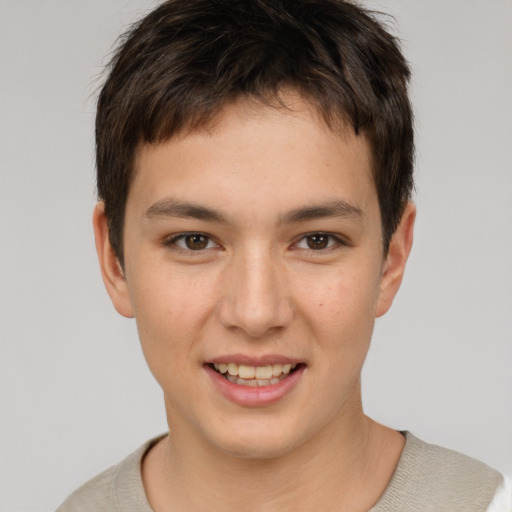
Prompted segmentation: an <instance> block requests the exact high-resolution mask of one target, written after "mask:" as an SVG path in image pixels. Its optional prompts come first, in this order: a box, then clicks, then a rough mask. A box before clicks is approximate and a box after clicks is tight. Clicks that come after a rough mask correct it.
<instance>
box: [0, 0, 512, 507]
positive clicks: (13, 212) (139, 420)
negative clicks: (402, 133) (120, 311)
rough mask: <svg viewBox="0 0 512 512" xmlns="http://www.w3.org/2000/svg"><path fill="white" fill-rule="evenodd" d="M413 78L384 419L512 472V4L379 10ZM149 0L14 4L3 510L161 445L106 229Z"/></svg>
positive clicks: (5, 221) (369, 377)
mask: <svg viewBox="0 0 512 512" xmlns="http://www.w3.org/2000/svg"><path fill="white" fill-rule="evenodd" d="M367 4H368V5H371V6H373V7H376V8H378V9H380V10H383V11H385V12H388V13H391V14H393V15H394V16H395V18H396V25H395V29H394V30H396V31H397V33H398V34H399V35H400V36H401V37H402V39H403V48H404V52H405V53H406V55H407V56H408V58H409V60H410V61H411V63H412V67H413V71H414V79H413V89H412V97H413V102H414V105H415V111H416V118H417V123H416V125H417V145H418V158H417V194H416V202H417V204H418V210H419V213H418V221H417V228H416V239H415V245H414V248H413V252H412V256H411V259H410V263H409V267H408V271H407V273H406V277H405V281H404V284H403V287H402V290H401V292H400V293H399V296H398V298H397V300H396V302H395V305H394V307H393V308H392V310H391V311H390V313H388V315H386V317H384V318H383V319H380V320H378V321H377V326H376V331H375V336H374V341H373V346H372V348H371V351H370V355H369V358H368V361H367V365H366V369H365V370H364V397H365V407H366V410H367V412H368V413H369V414H370V415H371V416H373V417H375V418H376V419H378V420H380V421H381V422H383V423H386V424H389V425H391V426H393V427H395V428H397V429H408V430H411V431H413V432H414V433H415V434H416V435H418V436H420V437H422V438H424V439H425V440H427V441H430V442H435V443H438V444H442V445H445V446H449V447H452V448H455V449H457V450H459V451H462V452H465V453H467V454H470V455H472V456H474V457H477V458H479V459H481V460H483V461H485V462H487V463H488V464H490V465H492V466H494V467H496V468H498V469H499V470H501V471H503V472H505V473H508V474H512V433H511V432H512V343H511V340H512V270H511V265H512V169H511V164H512V122H511V119H512V108H511V107H512V100H511V92H510V91H512V30H511V26H512V2H511V1H508V0H481V1H477V0H463V1H455V0H443V1H441V0H439V1H434V0H431V1H427V0H423V1H412V0H402V1H400V0H381V1H380V2H372V3H371V4H370V3H367ZM152 5H155V2H154V1H149V0H107V1H104V0H102V1H100V0H96V1H91V0H88V1H86V2H85V1H82V0H73V1H71V0H61V1H59V0H0V52H1V53H0V89H1V94H0V244H1V245H0V250H1V252H0V257H1V265H0V283H1V285H0V286H1V293H0V337H1V339H0V341H1V346H0V347H1V353H0V379H1V388H0V392H1V412H0V438H1V443H2V444H1V456H0V482H1V491H0V510H1V511H2V512H7V511H9V512H18V511H50V510H53V509H54V508H55V507H56V506H57V505H58V504H59V503H60V502H61V501H62V500H63V499H64V498H65V497H66V495H67V494H69V493H70V492H71V491H72V490H73V489H74V488H75V487H76V486H78V485H79V484H81V483H82V482H83V481H85V480H86V479H88V478H90V477H92V476H93V475H95V474H96V473H98V472H99V471H100V470H102V469H104V468H106V467H107V466H109V465H111V464H113V463H115V462H117V461H119V460H120V459H121V458H123V457H124V456H125V455H127V454H128V453H129V452H131V451H132V450H133V449H135V448H136V447H137V446H139V445H140V444H141V443H142V442H144V441H145V440H146V439H148V438H149V437H151V436H154V435H156V434H159V433H161V432H164V431H165V430H166V423H165V417H164V409H163V403H162V397H161V392H160V390H159V388H158V387H157V385H156V383H155V382H154V381H153V379H152V377H151V375H150V374H149V371H148V370H147V369H146V366H145V362H144V361H143V357H142V354H141V351H140V349H139V346H138V340H137V336H136V332H135V324H134V322H133V321H130V320H126V319H124V318H121V317H119V316H117V314H116V313H115V311H114V309H113V308H112V307H111V304H110V302H109V299H108V296H107V294H106V292H105V291H104V289H103V285H102V283H101V279H100V273H99V270H98V266H97V263H96V255H95V251H94V247H93V236H92V228H91V222H90V218H91V211H92V207H93V204H94V201H95V191H94V161H93V122H94V115H93V112H94V102H95V90H96V88H97V87H98V85H99V84H100V83H101V79H100V77H99V75H100V73H101V69H102V66H103V64H104V63H105V62H106V56H108V53H109V51H110V49H111V48H112V45H113V42H114V39H115V38H116V36H117V35H118V34H119V33H120V32H121V31H122V30H124V29H125V28H126V26H127V24H129V23H131V22H132V21H134V20H136V19H138V18H139V17H140V16H141V15H142V14H144V13H145V12H147V10H148V8H149V7H150V6H152Z"/></svg>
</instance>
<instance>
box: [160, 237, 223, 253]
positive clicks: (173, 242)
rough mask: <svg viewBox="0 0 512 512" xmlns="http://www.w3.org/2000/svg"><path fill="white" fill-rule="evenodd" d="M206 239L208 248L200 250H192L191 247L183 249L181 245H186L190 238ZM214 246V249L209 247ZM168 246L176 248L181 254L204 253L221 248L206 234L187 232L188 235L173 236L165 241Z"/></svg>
mask: <svg viewBox="0 0 512 512" xmlns="http://www.w3.org/2000/svg"><path fill="white" fill-rule="evenodd" d="M194 236H195V237H204V238H205V239H206V247H203V248H199V249H191V248H190V247H186V246H184V247H182V246H180V245H179V242H182V241H183V242H184V244H186V240H187V238H188V237H194ZM211 244H214V247H208V246H209V245H211ZM165 245H166V246H174V248H175V249H176V250H178V251H180V252H188V253H193V252H198V253H199V252H202V251H205V250H208V249H217V248H219V247H220V246H219V245H218V244H217V243H216V242H215V241H214V240H213V238H212V237H211V236H209V235H207V234H206V233H201V232H187V233H179V234H177V235H174V236H172V237H171V238H169V239H167V240H166V241H165Z"/></svg>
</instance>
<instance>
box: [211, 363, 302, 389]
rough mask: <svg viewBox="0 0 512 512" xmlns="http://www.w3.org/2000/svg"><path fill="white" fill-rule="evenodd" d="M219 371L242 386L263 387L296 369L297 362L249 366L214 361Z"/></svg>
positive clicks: (277, 381) (272, 383)
mask: <svg viewBox="0 0 512 512" xmlns="http://www.w3.org/2000/svg"><path fill="white" fill-rule="evenodd" d="M211 366H212V367H213V368H214V369H215V371H216V372H217V373H220V374H221V375H223V376H224V377H225V378H226V379H227V380H229V382H231V383H233V384H238V385H240V386H248V387H262V386H272V385H274V384H278V383H279V382H280V381H281V380H283V379H285V378H286V377H288V375H289V374H290V373H291V372H293V371H294V370H295V368H296V367H297V365H296V364H272V365H265V366H248V365H244V364H240V365H239V364H237V363H214V364H212V365H211Z"/></svg>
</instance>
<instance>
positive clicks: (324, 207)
mask: <svg viewBox="0 0 512 512" xmlns="http://www.w3.org/2000/svg"><path fill="white" fill-rule="evenodd" d="M362 216H363V210H361V208H358V207H357V206H354V205H353V204H350V203H348V202H347V201H343V200H336V201H331V202H328V203H322V204H317V205H315V204H313V205H311V206H305V207H302V208H297V209H296V210H292V211H290V212H288V213H287V214H285V215H284V216H283V217H281V219H280V222H281V223H283V224H294V223H298V222H304V221H308V220H315V219H322V218H325V217H355V218H357V217H362Z"/></svg>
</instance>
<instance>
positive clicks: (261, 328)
mask: <svg viewBox="0 0 512 512" xmlns="http://www.w3.org/2000/svg"><path fill="white" fill-rule="evenodd" d="M285 99H286V103H287V107H288V108H287V109H283V108H282V107H275V108H274V107H270V106H268V105H267V106H264V105H262V104H261V103H258V102H256V101H252V100H248V99H245V100H239V101H237V102H234V103H232V104H229V105H228V106H226V107H225V108H224V110H223V111H222V112H221V113H220V114H219V116H218V117H217V118H216V120H215V123H213V124H212V125H211V126H209V127H208V128H207V129H206V128H205V129H203V130H200V131H196V132H193V133H187V134H183V135H179V136H175V137H173V138H171V139H170V140H168V141H167V142H164V143H161V144H156V145H141V147H140V148H139V150H138V151H137V155H136V161H135V175H134V179H133V182H132V184H131V188H130V192H129V196H128V200H127V205H126V217H125V229H124V254H125V265H124V269H123V268H122V267H121V265H120V264H119V262H118V260H117V258H116V255H115V254H114V252H113V250H112V247H111V246H110V243H109V239H108V227H107V219H106V217H105V214H104V207H103V204H102V203H99V204H98V205H97V207H96V209H95V211H94V229H95V235H96V246H97V250H98V255H99V260H100V264H101V270H102V274H103V279H104V282H105V285H106V288H107V290H108V293H109V295H110V297H111V299H112V302H113V304H114V306H115V308H116V309H117V311H118V312H119V313H120V314H121V315H124V316H126V317H135V318H136V321H137V327H138V331H139V336H140V339H141V344H142V348H143V351H144V355H145V357H146V360H147V362H148V365H149V367H150V369H151V371H152V373H153V375H154V376H155V378H156V380H157V381H158V383H159V384H160V386H161V387H162V389H163V392H164V398H165V405H166V412H167V419H168V423H169V428H170V436H168V437H166V438H164V439H163V440H162V441H160V442H159V443H158V444H157V445H156V446H155V447H154V448H153V449H152V450H151V451H150V452H149V454H148V455H147V456H146V458H145V459H144V463H143V470H142V476H143V482H144V486H145V489H146V494H147V496H148V500H149V503H150V504H151V506H152V508H153V509H154V510H155V512H164V511H165V510H194V511H203V510H204V511H207V510H208V511H211V510H216V511H234V510H240V509H245V510H251V511H263V510H264V511H266V512H271V511H274V510H275V511H277V510H279V511H283V510H284V511H287V510H290V511H291V510H293V511H295V512H297V511H311V510H322V511H331V510H332V511H344V510H346V511H365V510H368V509H370V508H371V506H372V505H374V504H375V503H376V502H377V500H378V499H379V497H380V496H381V495H382V493H383V491H384V489H385V488H386V485H387V484H388V482H389V480H390V478H391V476H392V474H393V471H394V469H395V467H396V465H397V463H398V459H399V457H400V454H401V452H402V449H403V446H404V442H405V441H404V438H403V436H402V435H401V434H399V433H397V432H395V431H393V430H391V429H388V428H386V427H384V426H382V425H379V424H377V423H375V422H374V421H372V420H371V419H369V418H368V417H367V416H365V414H364V412H363V409H362V404H361V390H360V376H361V369H362V366H363V362H364V360H365V357H366V354H367V351H368V348H369V344H370V340H371V336H372V331H373V326H374V322H375V318H376V317H378V316H381V315H383V314H384V313H385V312H386V311H387V310H388V309H389V307H390V306H391V303H392V301H393V298H394V296H395V294H396V292H397V291H398V288H399V286H400V282H401V280H402V277H403V273H404V268H405V264H406V261H407V257H408V255H409V252H410V249H411V245H412V237H413V225H414V218H415V208H414V206H413V205H412V204H408V205H407V206H406V208H405V212H404V214H403V217H402V220H401V223H400V225H399V227H398V229H397V231H396V233H395V234H394V236H393V238H392V240H391V244H390V247H389V252H388V254H386V255H384V254H383V243H382V229H381V217H380V211H379V205H378V200H377V194H376V190H375V185H374V182H373V178H372V173H371V163H370V153H369V149H368V145H367V142H366V140H365V138H364V137H363V136H355V135H354V134H353V132H352V130H351V129H350V128H348V127H347V128H346V129H345V130H343V132H341V131H339V132H336V131H332V130H330V129H328V128H326V127H325V126H324V125H323V124H322V123H321V122H320V121H319V119H318V116H317V115H315V112H314V111H313V109H312V108H311V107H310V106H309V105H308V104H307V103H306V102H305V101H303V100H302V99H301V98H300V97H299V96H298V95H296V94H294V93H293V92H291V91H289V92H288V93H287V94H286V95H285ZM240 354H242V355H244V356H246V357H249V358H255V359H258V358H261V357H264V356H270V357H273V356H282V357H288V358H293V359H296V360H298V361H300V362H301V363H302V366H303V367H304V370H303V372H302V375H301V376H300V378H299V379H298V382H297V384H296V385H295V386H294V387H293V388H292V389H291V391H290V392H289V393H287V394H286V395H285V396H284V397H283V398H282V399H280V400H278V401H277V402H276V403H273V404H271V405H265V406H251V407H244V406H241V405H239V404H237V403H234V402H233V401H231V400H229V399H227V398H226V397H225V396H224V395H222V394H221V393H219V390H218V388H217V387H216V386H215V385H214V384H213V382H212V379H211V378H210V376H209V375H208V372H207V371H206V370H205V365H206V364H207V363H208V361H211V360H212V359H214V358H218V357H222V358H226V359H229V357H230V356H233V355H240ZM233 357H234V356H233Z"/></svg>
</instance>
